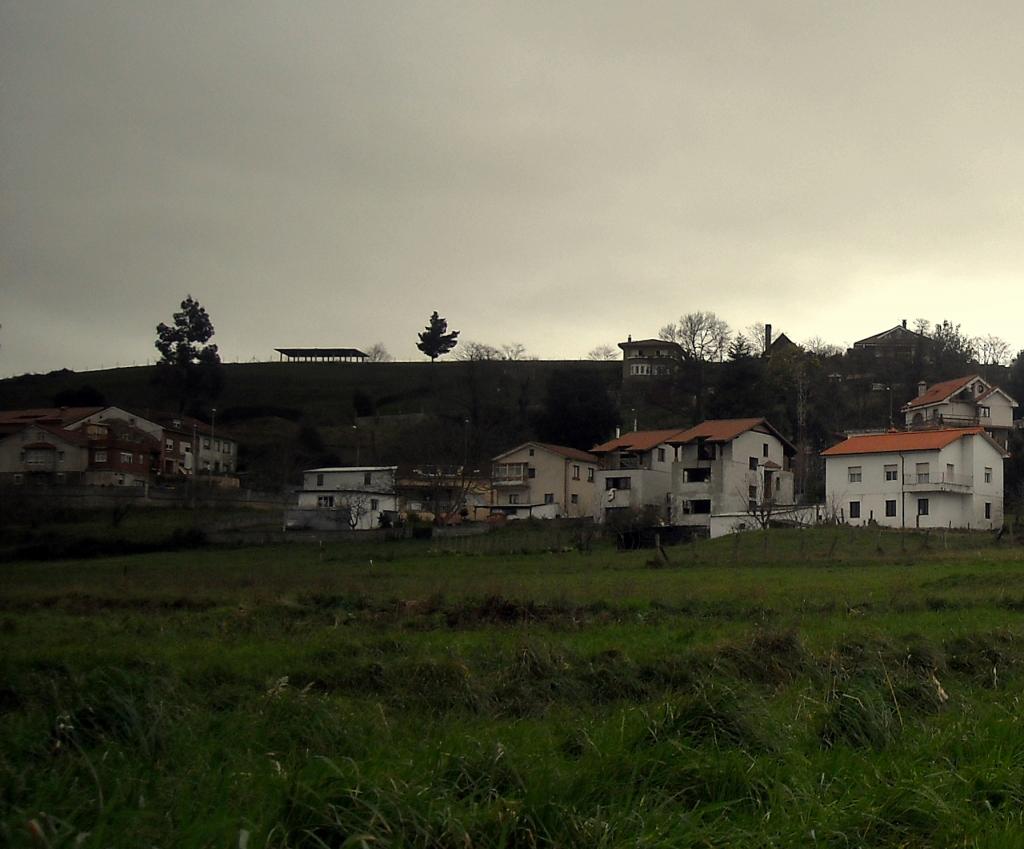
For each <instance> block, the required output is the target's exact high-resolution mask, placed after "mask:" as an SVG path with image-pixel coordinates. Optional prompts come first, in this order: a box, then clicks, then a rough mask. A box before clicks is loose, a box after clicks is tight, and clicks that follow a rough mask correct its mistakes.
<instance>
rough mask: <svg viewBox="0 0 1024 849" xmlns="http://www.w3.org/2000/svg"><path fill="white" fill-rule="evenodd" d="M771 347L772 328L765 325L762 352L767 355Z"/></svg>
mask: <svg viewBox="0 0 1024 849" xmlns="http://www.w3.org/2000/svg"><path fill="white" fill-rule="evenodd" d="M771 346H772V326H771V325H770V324H766V325H765V326H764V352H765V353H766V354H767V353H768V349H769V348H771Z"/></svg>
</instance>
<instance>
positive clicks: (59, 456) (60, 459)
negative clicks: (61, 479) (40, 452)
mask: <svg viewBox="0 0 1024 849" xmlns="http://www.w3.org/2000/svg"><path fill="white" fill-rule="evenodd" d="M57 462H58V463H63V462H64V452H63V451H58V452H57Z"/></svg>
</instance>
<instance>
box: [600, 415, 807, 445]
mask: <svg viewBox="0 0 1024 849" xmlns="http://www.w3.org/2000/svg"><path fill="white" fill-rule="evenodd" d="M757 427H763V428H765V430H767V431H768V432H769V433H771V434H772V435H773V436H775V437H777V438H778V439H779V441H780V442H782V444H783V445H784V446H785V447H786V449H787V451H790V450H793V446H792V445H790V443H789V442H788V441H787V440H786V439H785V438H784V437H783V436H782V435H781V434H780V433H779V432H778V431H777V430H776V429H775V428H774V427H772V425H771V424H770V423H769V422H768V421H767V419H763V418H758V419H709V420H708V421H705V422H701V423H700V424H698V425H694V426H693V427H691V428H678V429H672V430H640V431H635V432H634V433H627V434H624V435H622V436H620V437H618V438H617V439H610V440H609V441H608V442H603V443H602V444H600V445H595V446H594V447H593V448H591V449H590V450H591V451H593V452H594V453H595V454H607V453H609V452H610V451H620V450H625V451H650V450H651V449H652V448H654V447H656V446H658V445H662V444H668V445H687V444H688V443H691V442H696V441H697V440H699V439H703V440H705V441H707V442H732V441H733V440H734V439H735V438H736V437H737V436H740V435H741V434H744V433H746V432H747V431H748V430H754V428H757Z"/></svg>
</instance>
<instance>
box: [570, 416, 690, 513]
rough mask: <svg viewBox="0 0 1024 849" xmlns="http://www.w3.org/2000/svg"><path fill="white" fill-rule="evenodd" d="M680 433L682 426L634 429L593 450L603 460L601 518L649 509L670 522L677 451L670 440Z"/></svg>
mask: <svg viewBox="0 0 1024 849" xmlns="http://www.w3.org/2000/svg"><path fill="white" fill-rule="evenodd" d="M680 432H681V430H680V429H679V428H672V429H670V430H640V431H633V432H631V433H627V434H623V435H622V436H617V437H615V439H610V440H608V441H607V442H603V443H601V444H600V445H595V446H594V447H593V448H592V449H590V450H591V452H592V453H593V454H595V455H597V456H598V457H599V458H600V462H601V468H600V470H599V471H598V473H597V489H598V495H599V501H598V505H597V508H598V512H597V518H598V520H599V521H602V522H604V521H607V520H608V519H610V518H613V517H614V516H615V514H616V513H622V512H625V511H630V510H643V509H645V508H651V509H653V510H654V512H655V513H656V514H657V516H658V518H659V519H661V520H662V521H664V522H667V521H668V519H669V493H670V491H671V489H672V462H673V458H674V453H675V452H674V449H673V447H672V445H671V444H670V443H669V439H671V438H672V437H673V436H675V435H676V434H678V433H680Z"/></svg>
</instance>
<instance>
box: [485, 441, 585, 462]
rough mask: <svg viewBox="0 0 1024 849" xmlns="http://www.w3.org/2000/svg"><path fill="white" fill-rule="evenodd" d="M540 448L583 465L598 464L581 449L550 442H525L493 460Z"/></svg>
mask: <svg viewBox="0 0 1024 849" xmlns="http://www.w3.org/2000/svg"><path fill="white" fill-rule="evenodd" d="M531 447H533V448H539V449H541V450H542V451H547V452H548V453H549V454H555V455H556V456H559V457H563V458H565V459H569V460H579V461H581V462H583V463H596V462H597V457H595V456H594V455H593V454H590V453H588V452H586V451H581V450H580V449H579V448H570V447H569V446H568V445H555V444H553V443H550V442H535V441H530V442H524V443H523V444H522V445H517V446H516V447H515V448H509V450H508V451H503V452H502V453H501V454H498V455H497V456H495V457H492V458H491V459H492V460H493V461H497V460H501V459H503V458H505V457H508V456H509V455H510V454H515V453H516V452H517V451H522V450H523V449H524V448H531Z"/></svg>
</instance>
